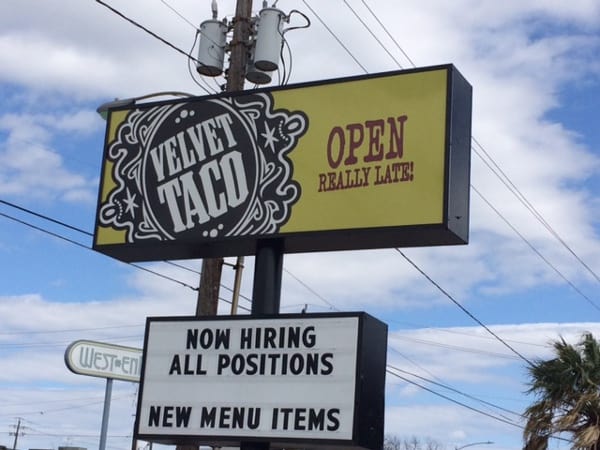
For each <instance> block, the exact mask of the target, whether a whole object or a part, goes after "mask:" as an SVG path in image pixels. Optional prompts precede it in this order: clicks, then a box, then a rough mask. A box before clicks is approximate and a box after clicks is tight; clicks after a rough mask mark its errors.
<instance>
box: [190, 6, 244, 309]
mask: <svg viewBox="0 0 600 450" xmlns="http://www.w3.org/2000/svg"><path fill="white" fill-rule="evenodd" d="M251 17H252V0H237V4H236V7H235V17H234V18H233V39H232V41H231V42H230V44H229V47H230V50H231V53H230V61H229V69H228V71H227V74H226V77H227V87H226V91H227V92H233V91H241V90H243V89H244V78H245V74H246V64H247V63H248V43H249V39H250V31H251V28H252V25H251V23H250V20H251ZM240 258H242V257H238V262H237V264H236V270H237V271H239V270H241V267H242V266H243V259H241V261H240ZM222 271H223V258H205V259H203V260H202V273H201V275H200V287H199V289H198V301H197V305H196V315H197V316H215V315H216V314H217V305H218V303H219V287H220V285H221V273H222Z"/></svg>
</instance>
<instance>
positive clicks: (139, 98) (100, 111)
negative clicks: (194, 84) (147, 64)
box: [96, 91, 195, 120]
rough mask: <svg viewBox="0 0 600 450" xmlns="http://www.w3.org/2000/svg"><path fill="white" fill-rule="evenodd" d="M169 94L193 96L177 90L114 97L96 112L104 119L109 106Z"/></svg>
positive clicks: (127, 103) (115, 106) (128, 103)
mask: <svg viewBox="0 0 600 450" xmlns="http://www.w3.org/2000/svg"><path fill="white" fill-rule="evenodd" d="M167 95H170V96H172V97H195V95H193V94H188V93H187V92H179V91H164V92H153V93H151V94H145V95H140V96H139V97H131V98H122V99H118V98H116V99H114V100H112V101H110V102H106V103H102V104H101V105H100V106H98V108H97V109H96V112H97V113H98V114H100V115H101V116H102V118H103V119H104V120H106V116H107V114H108V110H109V109H110V108H118V107H122V106H133V105H135V104H136V103H137V102H138V101H139V100H146V99H148V98H154V97H162V96H167Z"/></svg>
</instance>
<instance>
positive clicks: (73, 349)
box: [65, 340, 142, 382]
mask: <svg viewBox="0 0 600 450" xmlns="http://www.w3.org/2000/svg"><path fill="white" fill-rule="evenodd" d="M65 364H66V365H67V367H68V368H69V369H70V370H71V372H74V373H77V374H79V375H91V376H94V377H100V378H113V379H115V380H124V381H134V382H139V381H140V373H141V367H142V350H141V349H138V348H132V347H124V346H122V345H113V344H105V343H103V342H94V341H86V340H80V341H75V342H73V343H72V344H71V345H69V346H68V347H67V350H66V351H65Z"/></svg>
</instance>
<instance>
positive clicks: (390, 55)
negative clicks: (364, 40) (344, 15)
mask: <svg viewBox="0 0 600 450" xmlns="http://www.w3.org/2000/svg"><path fill="white" fill-rule="evenodd" d="M342 1H343V2H344V4H345V5H346V6H347V7H348V9H349V10H350V11H351V12H352V14H354V17H356V19H357V20H358V21H359V22H360V23H361V24H362V26H363V27H365V29H366V30H367V31H368V32H369V34H370V35H371V36H372V37H373V39H375V40H376V41H377V43H378V44H379V45H380V46H381V47H382V48H383V50H384V51H385V52H386V53H387V54H388V56H389V57H390V58H392V60H393V61H394V62H395V63H396V65H397V66H398V67H399V68H400V69H403V68H404V67H402V64H400V62H399V61H398V60H397V59H396V57H395V56H394V55H392V53H391V52H390V51H389V50H388V48H387V47H386V46H385V45H384V44H383V42H381V40H380V39H379V37H378V36H377V35H376V34H375V33H374V32H373V30H371V27H369V25H367V23H366V22H365V21H364V20H363V18H362V17H360V15H359V14H358V13H357V12H356V10H355V9H354V8H353V7H352V6H351V5H350V3H348V0H342Z"/></svg>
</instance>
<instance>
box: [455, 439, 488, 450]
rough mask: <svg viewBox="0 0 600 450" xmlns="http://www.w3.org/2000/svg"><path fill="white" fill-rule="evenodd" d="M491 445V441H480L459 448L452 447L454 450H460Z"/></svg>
mask: <svg viewBox="0 0 600 450" xmlns="http://www.w3.org/2000/svg"><path fill="white" fill-rule="evenodd" d="M488 444H493V442H492V441H481V442H471V443H470V444H466V445H462V446H460V447H454V450H462V449H463V448H467V447H471V446H473V445H488Z"/></svg>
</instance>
